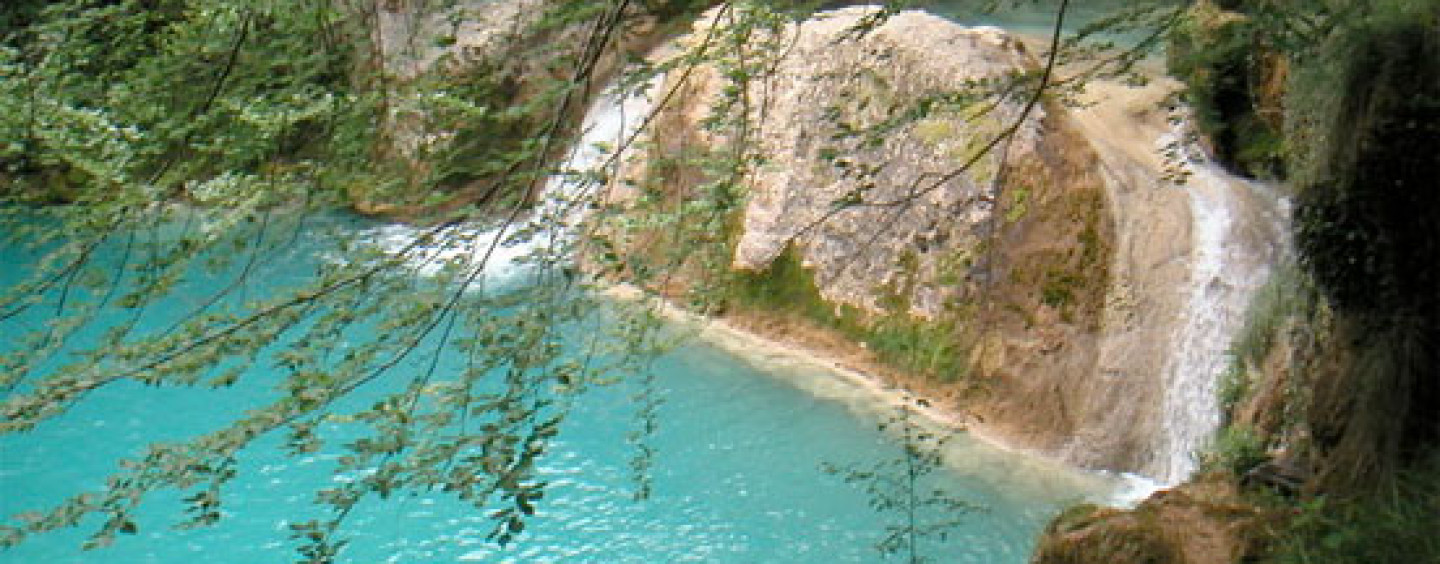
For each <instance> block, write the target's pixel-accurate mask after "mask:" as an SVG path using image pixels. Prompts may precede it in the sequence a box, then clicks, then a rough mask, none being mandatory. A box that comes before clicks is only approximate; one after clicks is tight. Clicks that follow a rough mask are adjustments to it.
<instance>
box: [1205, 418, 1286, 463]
mask: <svg viewBox="0 0 1440 564" xmlns="http://www.w3.org/2000/svg"><path fill="white" fill-rule="evenodd" d="M1269 459H1270V455H1269V453H1268V452H1266V448H1265V443H1264V441H1263V440H1262V439H1261V438H1260V437H1259V435H1257V434H1256V433H1255V432H1254V431H1253V430H1251V429H1248V428H1245V427H1241V426H1236V425H1231V426H1228V427H1225V428H1224V429H1221V430H1220V433H1219V434H1218V435H1216V436H1215V440H1214V443H1213V444H1212V445H1211V447H1210V448H1209V450H1208V452H1206V453H1204V454H1203V455H1202V456H1201V461H1200V463H1201V466H1202V467H1203V468H1205V469H1206V470H1211V471H1214V470H1222V471H1225V472H1229V473H1230V474H1231V475H1234V476H1244V475H1245V474H1246V473H1247V472H1249V471H1250V470H1252V469H1254V468H1255V467H1257V466H1260V465H1261V464H1264V463H1265V461H1267V460H1269Z"/></svg>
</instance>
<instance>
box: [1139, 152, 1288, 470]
mask: <svg viewBox="0 0 1440 564" xmlns="http://www.w3.org/2000/svg"><path fill="white" fill-rule="evenodd" d="M1188 168H1189V172H1190V176H1189V179H1188V180H1187V182H1186V183H1185V184H1184V185H1183V186H1181V189H1183V190H1185V191H1186V193H1187V194H1189V196H1190V215H1191V234H1190V240H1191V243H1190V249H1191V250H1190V279H1189V281H1188V283H1187V284H1186V288H1185V289H1184V290H1183V291H1184V292H1185V297H1184V307H1183V309H1182V311H1181V313H1180V319H1179V323H1178V324H1177V328H1176V330H1175V333H1174V334H1173V335H1172V337H1171V341H1170V350H1171V352H1170V354H1169V355H1168V360H1167V362H1166V367H1165V372H1164V378H1165V391H1164V397H1163V405H1162V410H1163V411H1162V413H1161V436H1160V441H1161V444H1160V445H1158V448H1157V449H1156V451H1155V458H1154V460H1153V462H1152V464H1151V466H1150V471H1149V472H1148V473H1149V474H1150V475H1151V476H1154V477H1155V478H1157V479H1158V480H1159V481H1160V482H1161V483H1164V484H1176V483H1178V482H1180V481H1183V480H1184V479H1186V478H1187V477H1189V475H1190V474H1191V473H1193V472H1194V471H1195V468H1196V466H1197V460H1196V453H1198V452H1200V451H1202V450H1203V449H1205V448H1206V447H1207V446H1208V444H1209V441H1210V440H1211V437H1212V436H1213V435H1214V433H1215V431H1216V429H1217V428H1218V427H1219V425H1220V408H1219V403H1218V400H1217V396H1216V387H1217V382H1218V379H1219V377H1220V375H1221V373H1222V372H1223V371H1224V370H1225V368H1226V365H1227V363H1228V354H1229V349H1230V343H1231V340H1232V339H1233V338H1234V336H1235V335H1236V333H1237V332H1238V331H1239V330H1240V328H1241V327H1242V325H1243V324H1244V322H1245V313H1246V309H1247V308H1248V307H1249V303H1250V299H1251V297H1252V296H1253V295H1254V294H1255V291H1256V290H1258V289H1259V288H1260V286H1262V285H1263V284H1264V283H1265V280H1266V279H1267V278H1268V277H1269V274H1270V270H1271V267H1272V265H1273V264H1274V263H1275V262H1276V260H1277V259H1278V258H1279V255H1280V253H1281V252H1282V251H1281V250H1280V249H1281V248H1283V246H1284V245H1283V243H1277V242H1283V241H1284V240H1285V238H1286V225H1287V224H1288V213H1287V212H1286V210H1285V204H1284V202H1282V201H1280V199H1279V198H1277V197H1276V196H1275V194H1274V191H1273V190H1272V189H1270V187H1267V186H1264V185H1261V184H1259V183H1256V182H1252V181H1248V180H1245V179H1242V178H1238V177H1235V176H1232V175H1231V174H1229V173H1228V172H1226V171H1225V170H1223V169H1222V168H1220V166H1218V165H1216V164H1215V163H1213V162H1210V161H1209V160H1206V159H1204V158H1202V157H1194V156H1192V157H1191V159H1190V162H1189V163H1188Z"/></svg>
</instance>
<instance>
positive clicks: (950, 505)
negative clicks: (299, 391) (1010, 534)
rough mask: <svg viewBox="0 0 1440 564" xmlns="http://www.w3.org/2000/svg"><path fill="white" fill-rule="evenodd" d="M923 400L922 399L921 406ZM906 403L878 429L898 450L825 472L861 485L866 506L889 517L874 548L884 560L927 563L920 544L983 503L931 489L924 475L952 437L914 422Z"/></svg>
mask: <svg viewBox="0 0 1440 564" xmlns="http://www.w3.org/2000/svg"><path fill="white" fill-rule="evenodd" d="M924 405H925V403H924V402H923V401H922V402H921V406H922V407H923V406H924ZM917 418H918V415H917V414H916V413H915V411H914V409H913V408H912V407H910V405H908V404H906V405H902V406H900V407H899V408H898V409H897V410H896V413H895V415H893V416H891V417H890V418H889V419H888V420H886V421H885V422H884V423H881V425H880V430H881V431H884V432H887V433H890V434H893V435H896V438H897V439H898V440H899V441H900V448H901V453H900V454H899V455H898V456H896V457H895V458H892V459H888V460H884V461H881V462H878V463H875V464H874V465H871V466H849V467H843V466H837V465H834V464H827V465H826V466H825V467H824V470H825V472H826V473H829V474H833V475H837V476H840V477H841V478H842V479H844V480H845V481H846V482H847V483H849V484H851V485H853V486H855V487H858V488H862V489H864V490H865V493H866V494H867V495H869V497H870V506H871V507H872V508H874V509H875V511H876V512H877V513H879V514H881V515H882V516H886V517H887V518H889V519H890V520H891V521H890V522H889V523H887V524H886V526H885V536H884V537H882V538H881V540H880V541H879V542H877V543H876V544H875V548H876V550H877V551H879V552H880V555H881V556H882V557H883V558H885V559H890V558H900V559H901V560H903V561H904V562H907V563H909V564H920V563H923V562H931V561H932V560H931V559H930V558H927V557H926V556H925V551H924V549H923V545H924V544H926V543H932V542H944V541H946V540H948V538H949V533H950V532H951V531H953V530H954V529H956V528H958V527H959V526H961V525H962V524H963V523H964V517H965V516H966V515H967V514H970V513H974V512H978V511H984V507H983V506H980V505H976V504H974V503H971V502H968V501H965V500H963V499H961V498H959V497H957V496H956V495H955V494H954V493H952V492H949V491H946V490H944V489H941V488H932V487H931V486H929V484H928V483H927V480H926V477H927V476H929V475H931V474H933V473H934V472H935V471H936V470H938V469H940V468H941V466H942V465H943V464H944V449H945V443H946V442H947V440H948V439H949V438H950V437H951V436H952V435H951V434H948V433H942V432H938V431H935V430H932V429H929V428H927V427H926V425H925V424H924V423H923V422H921V421H917Z"/></svg>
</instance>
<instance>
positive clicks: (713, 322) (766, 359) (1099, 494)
mask: <svg viewBox="0 0 1440 564" xmlns="http://www.w3.org/2000/svg"><path fill="white" fill-rule="evenodd" d="M603 293H604V294H605V295H607V296H609V297H612V298H616V299H619V300H622V301H626V302H632V303H644V304H645V305H646V307H649V308H652V311H653V312H655V313H656V314H658V315H659V316H660V317H662V318H663V319H665V320H666V321H669V322H672V323H675V324H676V325H678V326H680V327H682V328H684V329H686V330H688V331H693V334H692V335H693V337H694V338H696V339H698V340H699V341H701V342H703V343H705V344H708V345H711V346H714V347H717V348H719V349H721V350H724V351H726V352H728V353H730V354H733V355H734V356H736V357H738V358H740V359H742V360H744V361H746V362H748V363H750V364H752V365H753V366H755V367H756V368H757V369H759V370H761V371H764V372H767V373H773V374H777V375H779V374H782V373H784V374H794V373H796V372H809V373H813V374H815V375H817V376H816V377H815V378H812V379H810V380H808V381H798V379H797V380H796V381H792V383H795V384H796V385H797V386H799V387H801V388H802V389H805V390H806V391H808V392H810V393H814V394H816V395H819V396H829V397H833V398H835V399H850V400H852V401H853V400H854V394H853V393H852V391H859V392H860V394H861V395H863V396H864V397H865V398H867V399H868V401H869V402H870V404H871V405H869V406H867V407H866V411H869V412H871V413H873V414H876V415H879V416H884V413H885V412H886V411H888V410H894V409H898V408H900V407H902V406H908V407H909V408H910V409H911V411H912V413H915V414H917V415H918V417H917V419H916V421H917V423H919V424H921V425H923V426H925V427H927V428H929V429H931V430H932V431H936V432H940V433H950V432H956V433H960V434H962V435H964V436H968V437H970V438H971V441H969V442H971V443H978V444H979V445H981V446H980V447H978V448H983V449H988V450H990V451H993V453H987V454H978V455H977V453H976V452H975V450H976V448H977V447H975V446H962V447H959V448H958V450H960V451H963V452H957V453H956V454H955V456H947V457H946V458H947V463H949V464H950V465H951V466H953V467H957V469H958V470H960V471H962V472H966V473H971V472H975V471H977V467H980V466H984V465H986V464H990V463H999V464H1004V465H1005V466H1007V467H1013V466H1015V465H1016V462H1014V461H1000V460H999V456H997V455H1001V454H1003V455H1006V456H1009V457H1010V458H1017V459H1023V460H1026V462H1025V463H1024V464H1023V465H1024V466H1026V468H1024V469H1015V470H1019V472H1020V473H1026V474H1029V475H1030V476H1029V478H1030V481H1035V479H1037V478H1036V477H1037V476H1039V475H1041V474H1043V475H1045V478H1044V480H1045V481H1057V482H1059V483H1063V484H1065V485H1064V486H1063V487H1057V489H1064V488H1067V487H1068V488H1077V489H1081V490H1089V491H1091V492H1092V494H1094V495H1092V496H1089V497H1092V499H1091V501H1095V502H1103V503H1108V504H1112V505H1133V504H1134V503H1136V502H1138V501H1139V500H1140V499H1143V498H1145V497H1148V495H1149V494H1150V493H1151V492H1153V491H1154V489H1155V487H1154V484H1153V483H1150V482H1149V481H1148V480H1146V479H1144V478H1143V477H1139V476H1133V475H1129V474H1116V473H1112V472H1102V471H1094V470H1089V469H1085V468H1080V467H1076V466H1073V465H1071V464H1069V463H1066V462H1064V461H1063V460H1060V459H1058V458H1056V457H1054V456H1051V455H1048V454H1047V453H1044V452H1039V451H1036V450H1033V449H1026V448H1022V447H1018V446H1015V445H1012V444H1008V443H1006V442H1005V441H1003V440H1001V439H999V438H997V437H996V436H994V435H993V434H990V433H986V432H985V429H984V426H983V424H981V423H980V422H978V421H976V420H975V419H974V418H973V417H969V416H967V415H966V414H965V413H963V412H960V411H956V410H953V409H947V408H945V407H941V406H942V405H943V402H939V401H933V400H931V399H929V398H926V397H925V396H924V395H923V394H917V393H914V392H911V391H909V390H905V389H903V388H900V387H897V386H892V385H890V384H887V383H886V381H885V379H884V378H882V377H881V376H879V375H877V374H872V373H870V372H869V371H867V370H865V369H864V368H863V367H857V366H853V364H856V363H855V362H845V361H842V360H839V359H837V358H834V357H832V356H831V355H829V354H826V351H823V350H817V349H816V348H815V347H811V346H807V345H806V344H804V343H797V342H794V339H784V338H783V337H780V336H772V335H766V334H764V333H761V332H758V331H755V330H752V329H749V328H746V327H742V326H740V325H738V324H737V323H735V322H733V321H732V320H728V319H723V318H709V317H703V316H700V315H697V314H695V313H692V312H689V311H686V310H684V309H681V308H679V307H677V306H675V305H674V304H671V303H669V302H667V301H665V300H663V299H659V298H656V297H655V296H653V295H650V294H647V293H645V292H643V291H642V290H640V289H638V288H635V287H633V286H629V285H619V286H612V287H609V288H607V289H606V290H605V291H604V292H603ZM862 364H863V363H862ZM825 380H829V382H826V381H825ZM836 387H841V388H846V390H845V391H843V392H833V390H834V389H835V388H836ZM1012 469H1013V468H1012ZM1062 475H1063V476H1062Z"/></svg>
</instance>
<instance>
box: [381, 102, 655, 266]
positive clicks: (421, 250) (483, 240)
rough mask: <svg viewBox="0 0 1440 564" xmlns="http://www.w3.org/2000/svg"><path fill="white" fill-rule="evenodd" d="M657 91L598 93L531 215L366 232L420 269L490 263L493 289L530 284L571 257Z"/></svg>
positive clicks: (385, 228)
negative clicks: (577, 233)
mask: <svg viewBox="0 0 1440 564" xmlns="http://www.w3.org/2000/svg"><path fill="white" fill-rule="evenodd" d="M659 80H660V79H659V78H656V79H655V80H654V81H652V83H651V85H653V84H655V83H657V82H658V81H659ZM650 90H653V88H650V87H646V88H642V89H640V91H639V92H626V91H622V90H620V89H616V88H608V89H606V90H605V91H604V92H603V93H601V94H600V95H599V96H596V98H595V100H594V102H593V103H592V104H591V105H590V108H589V109H588V110H587V111H586V113H585V117H584V120H583V122H582V125H581V134H580V138H579V140H578V141H577V142H576V143H575V146H574V147H573V148H572V149H571V150H570V153H569V155H568V157H567V158H566V159H565V162H564V164H563V166H562V167H561V168H560V170H559V172H558V173H557V174H555V175H553V176H551V177H550V178H549V179H548V181H547V182H546V184H545V192H544V193H543V194H542V195H541V198H540V202H539V203H538V204H537V205H536V206H535V209H534V210H533V211H532V212H531V213H530V216H529V219H528V220H526V221H524V222H521V223H519V224H516V225H509V226H500V227H494V226H484V225H481V224H478V223H467V224H462V225H457V226H454V227H450V228H448V229H445V230H443V231H441V232H440V233H437V234H435V235H434V236H428V234H429V232H430V229H428V228H424V227H415V226H411V225H404V224H391V225H386V226H383V227H378V228H375V229H372V230H370V231H369V232H368V233H367V234H366V236H367V237H368V239H369V241H370V242H371V243H372V244H374V245H376V246H377V247H379V248H380V249H382V250H383V251H384V252H385V253H387V254H390V255H392V256H402V255H403V257H404V260H405V261H406V262H407V263H408V264H410V265H411V267H412V268H413V269H414V270H415V272H416V274H418V275H420V276H425V277H433V276H436V275H438V274H440V273H441V271H442V270H443V269H453V268H459V269H460V272H462V273H464V272H474V269H478V268H483V269H484V272H483V275H482V276H481V277H480V280H479V282H480V284H482V285H483V286H484V287H486V288H490V289H503V288H507V287H513V286H514V285H516V284H520V283H524V281H525V280H526V279H527V278H528V277H529V276H530V275H531V274H532V273H533V265H534V264H537V263H539V262H549V263H552V264H553V262H554V261H557V260H565V257H557V256H554V255H555V253H557V252H561V251H563V247H564V246H565V245H564V244H563V242H565V241H566V238H567V237H568V236H569V235H570V234H571V232H573V231H574V230H575V229H576V228H577V227H578V226H579V224H580V223H581V222H582V221H583V220H584V217H585V213H586V211H587V210H588V209H589V203H590V202H591V201H593V199H594V198H596V197H598V196H599V194H598V193H597V191H599V190H605V189H606V188H607V186H608V182H609V179H610V178H612V177H614V176H615V175H616V172H617V170H618V168H619V166H620V164H621V161H622V158H621V156H620V155H617V152H619V151H622V150H623V149H625V148H627V145H628V144H629V143H630V142H631V140H632V138H633V137H635V134H636V132H637V131H638V130H639V128H640V126H641V125H643V124H644V122H645V120H646V119H647V118H648V116H649V114H650V110H651V107H652V102H651V99H650V96H649V91H650ZM417 239H420V241H418V242H417ZM492 247H493V251H492V250H491V249H492ZM407 249H408V250H407ZM487 255H488V257H487Z"/></svg>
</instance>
